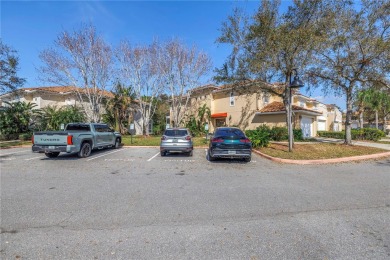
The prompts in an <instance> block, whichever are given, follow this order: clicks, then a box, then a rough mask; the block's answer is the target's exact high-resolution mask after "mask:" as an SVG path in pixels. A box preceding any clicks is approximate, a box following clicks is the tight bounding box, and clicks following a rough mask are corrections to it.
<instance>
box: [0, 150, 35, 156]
mask: <svg viewBox="0 0 390 260" xmlns="http://www.w3.org/2000/svg"><path fill="white" fill-rule="evenodd" d="M29 151H30V152H31V150H23V151H19V152H13V153H0V156H6V155H10V154H15V153H25V152H29Z"/></svg>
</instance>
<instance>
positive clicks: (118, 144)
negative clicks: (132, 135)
mask: <svg viewBox="0 0 390 260" xmlns="http://www.w3.org/2000/svg"><path fill="white" fill-rule="evenodd" d="M120 145H121V139H120V138H117V139H115V145H114V148H115V149H118V148H119V146H120Z"/></svg>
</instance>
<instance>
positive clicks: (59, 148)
mask: <svg viewBox="0 0 390 260" xmlns="http://www.w3.org/2000/svg"><path fill="white" fill-rule="evenodd" d="M121 141H122V137H121V135H120V133H118V132H115V131H114V130H112V129H111V128H110V127H109V126H108V125H106V124H95V123H91V124H89V123H70V124H67V125H66V127H65V130H64V131H44V132H35V133H34V135H33V138H32V142H33V146H32V151H33V152H44V153H45V155H46V156H47V157H49V158H54V157H57V156H58V155H59V154H60V153H61V152H63V153H77V155H78V156H79V157H80V158H84V157H88V156H89V155H90V154H91V151H92V150H93V149H102V148H107V147H113V148H119V146H120V144H121Z"/></svg>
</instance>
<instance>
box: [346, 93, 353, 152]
mask: <svg viewBox="0 0 390 260" xmlns="http://www.w3.org/2000/svg"><path fill="white" fill-rule="evenodd" d="M346 92H347V93H346V94H347V115H346V118H345V142H344V143H345V144H347V145H351V144H352V135H351V118H352V93H351V91H346Z"/></svg>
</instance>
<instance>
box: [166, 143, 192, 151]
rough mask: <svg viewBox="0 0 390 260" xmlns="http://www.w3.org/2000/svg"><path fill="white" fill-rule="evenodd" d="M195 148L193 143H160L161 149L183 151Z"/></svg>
mask: <svg viewBox="0 0 390 260" xmlns="http://www.w3.org/2000/svg"><path fill="white" fill-rule="evenodd" d="M193 149H194V147H193V146H192V145H179V144H176V145H173V144H164V145H160V151H162V152H163V151H168V152H169V151H181V152H191V151H192V150H193Z"/></svg>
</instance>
